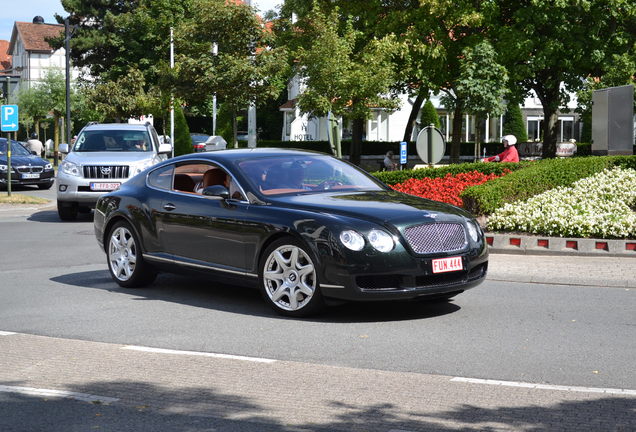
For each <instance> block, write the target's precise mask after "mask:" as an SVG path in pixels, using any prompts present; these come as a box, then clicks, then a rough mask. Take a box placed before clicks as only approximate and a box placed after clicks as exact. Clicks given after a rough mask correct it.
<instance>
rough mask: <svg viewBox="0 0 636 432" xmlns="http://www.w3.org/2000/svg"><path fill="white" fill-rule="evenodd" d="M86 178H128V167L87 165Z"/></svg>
mask: <svg viewBox="0 0 636 432" xmlns="http://www.w3.org/2000/svg"><path fill="white" fill-rule="evenodd" d="M84 178H91V179H115V178H128V166H125V165H85V166H84Z"/></svg>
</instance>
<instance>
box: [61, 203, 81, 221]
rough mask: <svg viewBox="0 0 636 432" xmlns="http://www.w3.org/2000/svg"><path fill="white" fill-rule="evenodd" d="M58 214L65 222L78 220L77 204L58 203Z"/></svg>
mask: <svg viewBox="0 0 636 432" xmlns="http://www.w3.org/2000/svg"><path fill="white" fill-rule="evenodd" d="M57 214H58V216H59V217H60V219H62V220H63V221H74V220H75V219H77V203H72V202H66V201H58V202H57Z"/></svg>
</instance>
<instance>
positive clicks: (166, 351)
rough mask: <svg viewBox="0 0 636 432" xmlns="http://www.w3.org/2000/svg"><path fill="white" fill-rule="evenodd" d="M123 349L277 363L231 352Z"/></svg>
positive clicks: (144, 348)
mask: <svg viewBox="0 0 636 432" xmlns="http://www.w3.org/2000/svg"><path fill="white" fill-rule="evenodd" d="M122 349H127V350H133V351H142V352H149V353H157V354H173V355H187V356H201V357H214V358H222V359H230V360H242V361H250V362H256V363H275V362H276V360H273V359H266V358H259V357H245V356H237V355H230V354H215V353H206V352H200V351H179V350H171V349H163V348H150V347H142V346H135V345H128V346H125V347H123V348H122Z"/></svg>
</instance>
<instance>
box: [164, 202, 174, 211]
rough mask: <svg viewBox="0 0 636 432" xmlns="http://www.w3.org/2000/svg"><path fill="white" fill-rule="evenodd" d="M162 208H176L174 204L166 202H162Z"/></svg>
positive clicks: (169, 209)
mask: <svg viewBox="0 0 636 432" xmlns="http://www.w3.org/2000/svg"><path fill="white" fill-rule="evenodd" d="M163 208H164V210H168V211H172V210H174V209H176V208H177V206H175V205H174V204H172V203H168V204H164V205H163Z"/></svg>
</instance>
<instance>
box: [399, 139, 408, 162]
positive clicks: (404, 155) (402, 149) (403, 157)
mask: <svg viewBox="0 0 636 432" xmlns="http://www.w3.org/2000/svg"><path fill="white" fill-rule="evenodd" d="M406 158H407V152H406V142H404V141H402V142H401V143H400V165H404V164H405V163H406Z"/></svg>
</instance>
